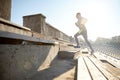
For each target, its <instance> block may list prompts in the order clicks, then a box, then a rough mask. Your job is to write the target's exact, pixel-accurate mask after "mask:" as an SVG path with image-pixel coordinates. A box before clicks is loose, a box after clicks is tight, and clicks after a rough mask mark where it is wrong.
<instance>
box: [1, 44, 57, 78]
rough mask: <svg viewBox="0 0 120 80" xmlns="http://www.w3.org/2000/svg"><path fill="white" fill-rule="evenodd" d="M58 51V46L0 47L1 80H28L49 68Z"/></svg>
mask: <svg viewBox="0 0 120 80" xmlns="http://www.w3.org/2000/svg"><path fill="white" fill-rule="evenodd" d="M58 50H59V47H58V46H57V45H56V46H54V45H0V80H28V79H29V78H30V77H31V76H32V75H34V74H36V73H37V72H38V71H39V70H41V69H42V68H43V67H44V68H45V67H48V66H49V64H50V63H51V61H52V60H53V59H54V58H55V56H56V55H57V53H58Z"/></svg>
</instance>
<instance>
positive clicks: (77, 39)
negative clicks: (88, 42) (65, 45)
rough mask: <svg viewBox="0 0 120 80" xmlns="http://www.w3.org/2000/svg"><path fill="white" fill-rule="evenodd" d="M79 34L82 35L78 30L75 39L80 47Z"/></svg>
mask: <svg viewBox="0 0 120 80" xmlns="http://www.w3.org/2000/svg"><path fill="white" fill-rule="evenodd" d="M79 35H80V33H79V32H77V33H76V34H75V35H74V37H75V41H76V43H77V46H78V47H80V44H79V41H78V38H77V37H78V36H79Z"/></svg>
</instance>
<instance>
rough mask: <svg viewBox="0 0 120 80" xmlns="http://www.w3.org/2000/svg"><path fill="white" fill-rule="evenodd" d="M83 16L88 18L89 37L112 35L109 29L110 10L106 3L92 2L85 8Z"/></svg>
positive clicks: (93, 38)
mask: <svg viewBox="0 0 120 80" xmlns="http://www.w3.org/2000/svg"><path fill="white" fill-rule="evenodd" d="M84 9H85V10H86V11H85V12H83V13H82V14H83V16H84V17H86V18H87V19H88V22H87V23H86V27H87V29H88V35H89V38H90V39H92V40H95V39H96V38H97V37H110V35H109V33H106V31H108V29H110V28H109V26H111V25H110V23H109V22H111V21H110V19H109V16H108V15H109V14H107V13H108V11H106V10H107V9H106V6H105V5H102V6H101V5H100V4H99V3H94V2H93V3H91V4H89V5H87V6H86V7H85V8H84Z"/></svg>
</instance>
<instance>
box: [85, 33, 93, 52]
mask: <svg viewBox="0 0 120 80" xmlns="http://www.w3.org/2000/svg"><path fill="white" fill-rule="evenodd" d="M83 37H84V39H85V42H86V43H87V45H88V46H89V47H90V49H91V53H93V52H94V50H93V48H92V46H91V44H90V42H89V41H88V37H87V32H85V33H84V34H83Z"/></svg>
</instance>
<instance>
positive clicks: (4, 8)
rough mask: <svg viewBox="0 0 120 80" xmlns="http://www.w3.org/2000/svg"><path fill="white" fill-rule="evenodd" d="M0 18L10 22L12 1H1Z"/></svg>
mask: <svg viewBox="0 0 120 80" xmlns="http://www.w3.org/2000/svg"><path fill="white" fill-rule="evenodd" d="M0 17H1V18H3V19H6V20H10V18H11V0H0Z"/></svg>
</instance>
